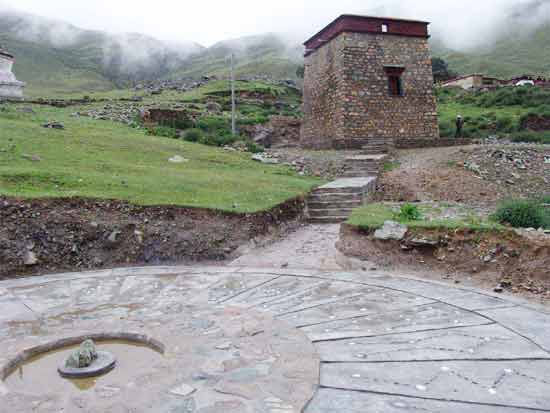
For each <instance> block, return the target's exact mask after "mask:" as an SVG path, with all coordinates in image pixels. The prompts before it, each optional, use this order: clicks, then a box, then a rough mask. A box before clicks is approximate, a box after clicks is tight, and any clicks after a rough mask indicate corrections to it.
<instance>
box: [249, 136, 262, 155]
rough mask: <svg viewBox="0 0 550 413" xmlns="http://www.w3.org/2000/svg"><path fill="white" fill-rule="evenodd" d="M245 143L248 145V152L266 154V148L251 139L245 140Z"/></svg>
mask: <svg viewBox="0 0 550 413" xmlns="http://www.w3.org/2000/svg"><path fill="white" fill-rule="evenodd" d="M244 143H245V144H246V150H247V151H248V152H251V153H260V152H264V148H263V147H262V146H260V145H258V144H257V143H256V142H254V141H252V140H251V139H245V141H244Z"/></svg>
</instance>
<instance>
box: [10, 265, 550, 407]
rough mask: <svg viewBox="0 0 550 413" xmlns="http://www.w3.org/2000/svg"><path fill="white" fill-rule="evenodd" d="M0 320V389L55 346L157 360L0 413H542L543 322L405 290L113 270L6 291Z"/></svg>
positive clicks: (545, 401)
mask: <svg viewBox="0 0 550 413" xmlns="http://www.w3.org/2000/svg"><path fill="white" fill-rule="evenodd" d="M0 308H1V309H2V311H1V312H0V354H1V356H0V369H1V370H0V377H4V376H5V375H6V374H7V373H8V370H9V369H8V368H7V366H9V365H10V362H12V361H13V360H14V359H15V358H16V357H17V356H18V355H20V354H22V351H24V350H25V349H30V348H36V346H40V345H44V344H45V343H48V342H50V341H52V340H54V339H59V338H60V337H61V338H62V337H67V338H70V337H75V336H81V335H85V334H98V335H101V334H103V333H107V334H109V333H112V332H119V333H131V334H137V335H141V336H143V337H149V338H151V339H154V340H158V342H160V343H162V344H163V345H164V349H165V353H164V357H162V358H161V359H160V360H161V361H158V362H157V363H156V364H155V365H154V366H152V367H150V368H149V369H148V370H147V371H141V373H140V374H139V375H132V366H131V365H124V366H123V365H119V366H118V367H117V370H116V371H118V370H119V369H123V370H122V371H125V372H127V373H125V376H124V377H123V378H120V377H114V376H112V377H110V376H111V375H112V374H114V373H115V371H113V372H111V373H109V374H107V375H106V376H104V377H103V378H102V379H101V380H100V381H99V380H98V382H97V383H95V386H93V387H92V388H91V389H89V390H87V391H82V392H80V393H76V394H60V393H59V392H57V393H56V392H55V391H53V392H51V393H49V394H43V393H36V394H33V393H32V392H24V391H18V389H17V388H11V387H10V385H9V379H8V380H6V382H5V383H3V382H0V411H6V412H7V411H9V412H27V411H31V410H32V409H36V406H39V409H38V410H37V411H44V412H50V411H59V410H63V411H64V412H83V411H84V412H92V411H113V412H115V411H116V412H118V411H121V412H126V411H132V412H176V411H177V412H197V413H214V412H216V413H218V412H222V411H223V412H224V413H246V412H250V413H252V412H269V413H291V412H300V411H305V412H306V413H336V412H346V413H366V412H384V413H394V412H395V413H401V412H405V411H407V412H408V411H411V412H417V411H422V412H434V413H435V412H446V413H453V412H468V413H470V412H471V413H474V412H475V413H477V412H486V413H497V412H498V413H516V412H532V411H550V393H549V392H548V389H549V388H550V378H549V375H548V371H550V354H549V350H550V334H549V331H550V315H549V314H548V312H547V311H546V310H544V309H539V308H533V307H531V306H529V305H526V304H524V303H522V302H515V301H514V302H512V301H507V300H504V299H502V298H500V297H495V296H492V295H487V294H483V293H480V292H477V291H471V290H466V289H457V288H452V287H449V286H445V285H442V284H437V283H431V282H426V281H422V280H415V279H411V278H406V277H398V276H391V277H390V276H388V275H386V274H374V273H368V275H367V274H365V273H342V272H338V273H336V272H334V273H330V272H328V273H327V272H316V271H298V270H290V269H286V270H265V269H253V268H230V267H150V268H134V269H118V270H107V271H97V272H89V273H73V274H60V275H53V276H44V277H40V278H37V277H35V278H28V279H18V280H13V281H5V282H2V283H0ZM98 345H99V347H101V343H98ZM115 355H116V354H115ZM52 374H57V372H55V371H54V372H52Z"/></svg>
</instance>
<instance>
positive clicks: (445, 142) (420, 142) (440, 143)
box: [395, 138, 479, 149]
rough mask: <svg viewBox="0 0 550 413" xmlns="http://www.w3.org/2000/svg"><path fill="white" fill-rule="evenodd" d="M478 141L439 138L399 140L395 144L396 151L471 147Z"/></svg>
mask: <svg viewBox="0 0 550 413" xmlns="http://www.w3.org/2000/svg"><path fill="white" fill-rule="evenodd" d="M478 142H479V141H476V140H472V139H464V138H461V139H455V138H439V139H414V138H411V139H399V140H397V141H396V142H395V148H396V149H413V148H443V147H446V146H464V145H473V144H475V143H478Z"/></svg>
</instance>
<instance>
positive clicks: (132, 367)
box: [4, 340, 163, 397]
mask: <svg viewBox="0 0 550 413" xmlns="http://www.w3.org/2000/svg"><path fill="white" fill-rule="evenodd" d="M96 345H97V349H98V351H100V352H109V353H111V354H113V355H114V356H116V359H117V364H116V368H115V369H114V370H111V371H110V372H108V373H106V374H104V375H102V376H98V377H93V378H82V379H68V378H63V377H61V376H60V375H59V374H58V372H57V368H58V367H59V366H60V365H61V364H63V362H64V360H65V358H66V357H67V356H68V355H69V354H71V352H72V351H74V350H75V349H76V348H78V346H68V347H64V348H62V349H59V350H55V351H51V352H48V353H45V354H41V355H39V356H36V357H33V358H31V359H29V360H27V361H26V362H24V363H23V364H21V365H20V366H19V367H18V368H17V369H16V370H15V371H13V372H12V373H11V374H10V375H9V376H8V377H7V378H6V380H5V381H4V384H5V386H6V387H7V388H8V390H17V392H19V393H25V394H27V395H29V396H44V395H46V394H51V393H56V394H63V395H66V396H67V397H71V396H77V395H79V394H82V392H95V391H96V390H97V389H100V390H99V391H101V389H104V388H106V386H107V388H109V386H111V388H115V387H118V386H122V385H123V386H126V385H127V384H128V383H131V382H132V381H134V380H136V379H137V378H141V377H144V376H147V375H148V374H150V373H151V372H152V371H155V370H156V368H157V367H158V366H159V365H161V364H162V361H163V355H162V354H160V353H158V352H156V351H155V350H153V349H151V348H149V347H148V346H146V345H140V344H136V343H131V342H125V341H119V340H111V341H104V342H98V343H96Z"/></svg>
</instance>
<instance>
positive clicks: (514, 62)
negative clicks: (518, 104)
mask: <svg viewBox="0 0 550 413" xmlns="http://www.w3.org/2000/svg"><path fill="white" fill-rule="evenodd" d="M549 45H550V23H547V24H544V25H542V26H540V27H539V28H538V29H536V30H535V31H533V32H532V33H529V34H525V35H517V34H516V35H506V36H504V37H502V38H501V39H499V40H497V41H496V43H495V44H494V45H492V46H491V47H485V48H483V49H479V50H474V51H469V52H468V53H464V52H458V51H452V50H444V49H442V48H441V47H440V46H439V45H437V44H434V45H433V49H434V50H433V53H434V55H435V56H438V57H442V58H443V59H445V60H446V61H447V62H448V63H449V68H450V69H451V70H452V71H454V72H457V73H460V74H469V73H486V74H489V75H492V76H498V77H511V76H514V75H518V74H537V75H545V76H549V77H550V47H549Z"/></svg>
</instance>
